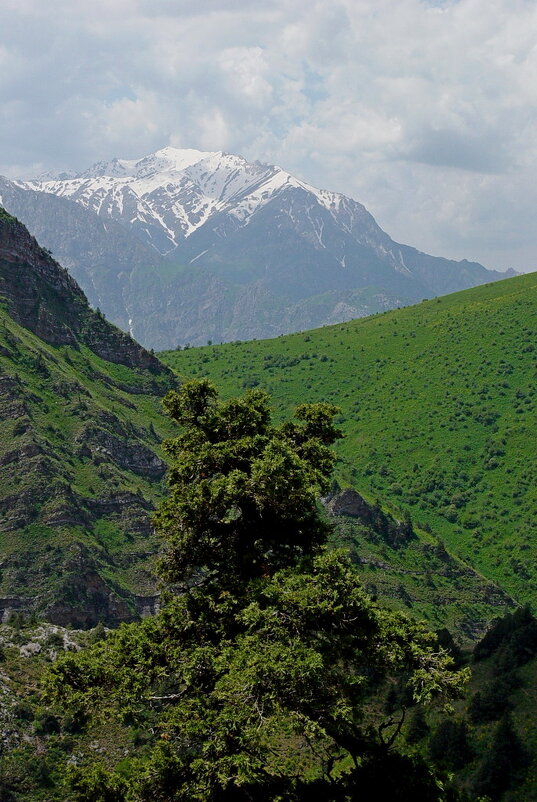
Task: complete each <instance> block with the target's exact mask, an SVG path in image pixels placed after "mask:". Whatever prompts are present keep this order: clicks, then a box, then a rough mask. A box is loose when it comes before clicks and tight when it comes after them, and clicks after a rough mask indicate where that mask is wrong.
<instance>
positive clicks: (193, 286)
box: [0, 148, 504, 348]
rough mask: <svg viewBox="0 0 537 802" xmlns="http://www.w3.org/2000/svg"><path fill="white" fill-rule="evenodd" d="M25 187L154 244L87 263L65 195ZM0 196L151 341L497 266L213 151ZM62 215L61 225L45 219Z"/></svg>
mask: <svg viewBox="0 0 537 802" xmlns="http://www.w3.org/2000/svg"><path fill="white" fill-rule="evenodd" d="M36 193H37V194H41V195H43V196H44V197H47V196H49V197H50V196H58V197H59V198H61V199H66V200H68V201H70V202H71V203H74V204H76V205H77V207H80V208H83V209H85V210H87V213H88V214H89V215H90V217H91V219H92V221H93V222H92V226H93V227H95V216H98V218H100V219H101V220H104V221H106V225H107V229H108V226H109V225H110V228H109V229H108V230H107V232H106V234H107V237H108V238H112V239H114V238H115V237H116V236H117V228H116V229H114V227H113V224H116V225H117V226H121V227H122V230H123V232H124V234H123V236H124V235H125V232H127V231H128V232H130V233H131V235H133V237H135V238H137V240H138V242H139V243H143V244H144V246H145V247H146V249H147V248H149V249H151V250H152V251H153V253H154V255H155V258H154V259H151V258H150V256H149V257H148V256H147V253H146V252H145V253H144V254H143V255H142V254H140V253H138V252H136V248H134V246H132V245H131V246H130V250H131V251H134V253H133V256H134V259H133V263H132V266H131V268H130V269H129V268H128V267H126V269H125V270H119V271H118V270H113V269H111V268H110V267H109V265H108V264H102V263H99V262H98V259H97V260H96V259H95V254H94V252H93V251H94V249H93V250H92V251H90V252H89V253H86V252H85V242H82V241H81V242H80V243H79V244H77V245H75V246H74V245H73V243H74V242H76V241H77V237H80V235H81V232H80V231H79V230H77V228H76V226H75V225H74V215H73V221H70V220H69V219H67V218H69V215H68V211H67V209H68V207H66V206H64V207H62V208H61V209H60V207H59V206H56V207H55V208H54V211H55V212H57V213H58V215H59V216H58V217H57V218H56V219H52V220H51V214H52V211H53V209H52V206H46V205H45V204H44V203H43V204H42V205H41V206H40V204H39V200H38V199H37V198H36ZM0 196H1V197H2V198H4V203H5V204H6V205H7V208H9V209H12V210H13V211H14V212H16V213H17V214H19V215H20V216H21V219H23V220H24V221H25V222H26V223H27V224H28V225H29V226H30V229H31V230H32V231H36V232H37V230H38V229H39V230H40V231H43V232H44V235H45V239H44V240H43V241H44V242H45V244H47V245H48V246H49V247H53V248H54V252H55V253H56V254H57V255H58V256H59V258H60V259H61V260H64V259H67V258H68V259H69V262H67V261H66V264H68V265H71V264H72V265H73V269H75V267H76V271H77V276H82V275H84V276H89V277H91V281H92V283H93V285H94V286H95V288H97V287H98V288H100V289H99V292H98V293H97V294H98V295H99V297H100V298H101V301H102V308H103V309H104V311H105V312H106V313H107V314H108V315H109V316H110V317H111V319H113V320H114V321H115V322H117V323H120V324H122V325H125V321H130V327H131V331H133V333H134V334H135V336H136V337H137V338H138V339H139V340H140V341H141V342H143V343H144V344H146V345H151V346H153V347H156V348H164V347H174V346H175V345H176V344H177V343H181V344H185V343H187V342H190V343H193V344H201V343H205V342H206V341H207V340H208V339H211V340H213V341H225V340H234V339H237V338H240V339H243V338H249V337H250V338H251V337H270V336H274V335H277V334H280V333H284V332H288V331H296V330H297V329H301V328H305V327H311V326H320V325H325V324H328V323H333V322H338V321H342V320H349V319H352V318H356V317H362V316H364V315H367V314H370V313H372V312H376V311H381V310H385V309H389V308H394V307H397V306H403V305H405V304H408V303H412V302H415V301H417V300H420V299H421V298H423V297H424V296H426V297H429V296H431V295H438V294H442V293H447V292H453V291H455V290H458V289H462V288H465V287H471V286H475V285H478V284H481V283H484V282H487V281H491V280H495V279H498V278H503V277H504V274H501V273H496V272H494V271H488V270H486V269H485V268H484V267H483V266H482V265H479V264H477V263H470V262H466V261H463V262H453V261H450V260H446V259H441V258H436V257H432V256H428V255H426V254H423V253H420V252H419V251H417V250H415V249H414V248H410V247H408V246H405V245H400V244H398V243H396V242H394V241H393V240H392V239H391V238H390V237H389V236H388V235H387V234H385V233H384V232H383V231H382V230H381V229H380V228H379V226H378V225H377V223H376V222H375V220H374V219H373V217H372V216H371V215H370V214H369V212H367V210H366V209H365V208H364V206H362V205H361V204H360V203H358V202H356V201H354V200H352V199H350V198H347V197H345V196H343V195H341V194H338V193H335V192H328V191H326V190H319V189H316V188H315V187H312V186H310V185H309V184H306V183H304V182H303V181H300V180H298V179H296V178H295V177H293V176H292V175H290V174H289V173H287V172H285V171H284V170H282V169H281V168H279V167H275V166H271V165H263V164H260V163H258V162H255V163H249V162H247V161H246V160H245V159H243V158H242V157H240V156H234V155H231V154H227V153H222V152H216V153H212V152H202V151H196V150H177V149H174V148H164V149H163V150H160V151H157V152H156V153H153V154H150V155H148V156H146V157H144V158H143V159H140V160H121V159H115V160H113V161H112V162H109V163H99V164H97V165H95V166H94V167H92V168H90V169H89V170H86V171H84V172H83V173H80V174H79V175H76V176H72V177H66V176H65V175H63V176H62V177H60V178H57V179H54V178H47V179H43V180H40V181H32V182H27V183H22V182H15V183H13V182H6V181H5V179H4V180H3V181H2V182H1V183H0ZM60 217H63V218H64V220H65V223H66V225H67V226H68V228H67V229H65V228H64V230H68V231H69V237H68V238H67V239H65V237H63V236H60V235H59V234H58V233H57V232H58V226H59V219H60ZM81 228H82V229H84V226H81ZM47 229H48V231H49V233H46V231H47ZM54 229H55V231H56V233H54ZM99 233H100V236H102V233H103V232H102V231H100V232H99ZM49 243H50V244H49ZM140 247H141V246H140ZM110 248H111V250H112V251H114V252H116V253H117V252H118V250H119V247H118V246H116V245H111V246H110ZM161 257H165V258H166V261H167V262H168V264H164V263H163V262H162V259H161ZM101 262H102V260H101ZM88 284H89V282H88ZM83 286H84V287H85V286H87V285H86V283H83ZM106 287H109V291H108V292H107V291H106Z"/></svg>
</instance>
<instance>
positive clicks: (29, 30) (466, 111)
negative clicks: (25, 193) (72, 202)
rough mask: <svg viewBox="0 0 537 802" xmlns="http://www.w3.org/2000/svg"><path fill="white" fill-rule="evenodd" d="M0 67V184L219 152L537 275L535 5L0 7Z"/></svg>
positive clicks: (490, 261)
mask: <svg viewBox="0 0 537 802" xmlns="http://www.w3.org/2000/svg"><path fill="white" fill-rule="evenodd" d="M0 66H1V67H2V69H0V101H1V106H0V123H1V127H2V134H3V136H2V152H1V156H0V160H1V164H0V172H4V173H6V174H9V175H11V176H14V175H21V176H22V175H24V176H28V175H31V174H32V172H36V170H35V168H36V167H37V166H38V167H39V169H43V168H64V167H72V168H75V169H76V168H80V169H82V168H84V167H86V166H87V165H88V164H89V163H91V162H93V161H96V160H98V159H104V158H110V157H112V156H114V155H119V156H123V157H126V158H132V157H134V156H140V155H143V154H144V153H146V152H149V151H150V150H153V149H156V148H158V147H162V146H163V145H165V144H168V143H171V144H176V145H177V144H179V145H181V146H184V147H189V146H190V147H200V148H209V149H225V150H230V151H235V152H239V153H243V154H244V155H245V156H247V157H249V158H251V159H263V160H266V161H270V162H276V163H278V164H280V165H282V166H283V167H285V168H287V169H289V170H290V171H291V172H295V173H296V174H298V175H300V177H302V178H304V179H305V180H307V181H309V182H310V183H313V184H317V185H321V186H325V187H328V188H331V189H335V190H339V191H343V192H346V193H347V194H349V195H352V196H353V197H356V198H357V199H358V200H360V201H362V202H363V203H364V204H365V205H366V206H367V207H368V208H369V209H370V210H371V211H372V213H373V214H374V215H375V216H376V217H377V219H378V222H379V223H380V224H381V225H382V226H383V227H384V228H385V230H387V231H388V233H390V234H391V235H392V236H394V238H397V239H399V240H400V241H404V242H407V243H409V244H414V245H416V246H417V247H419V248H421V249H423V250H429V251H431V252H434V253H442V254H444V255H447V256H455V257H458V258H462V257H465V256H466V257H468V258H475V259H478V260H480V261H483V262H484V263H485V264H487V265H489V266H495V267H503V266H508V265H510V266H514V267H519V268H522V269H531V268H536V267H537V259H535V257H534V254H535V253H536V250H537V249H536V246H537V233H536V232H535V226H534V224H533V219H532V218H533V215H532V214H531V210H532V208H535V200H536V199H537V198H536V197H535V196H536V195H537V190H536V189H535V187H537V166H536V159H537V152H536V149H537V138H536V136H535V133H536V127H537V3H536V2H535V0H446V2H440V1H439V2H436V3H435V2H430V1H429V2H425V0H398V2H397V3H394V2H393V0H272V2H270V3H267V2H266V0H203V1H202V2H201V3H199V4H198V5H196V4H193V3H192V2H190V0H93V2H92V3H91V4H90V3H87V2H86V0H55V2H54V3H52V4H48V3H43V2H42V0H3V2H2V4H1V5H0Z"/></svg>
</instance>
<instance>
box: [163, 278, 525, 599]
mask: <svg viewBox="0 0 537 802" xmlns="http://www.w3.org/2000/svg"><path fill="white" fill-rule="evenodd" d="M536 323H537V274H527V275H524V276H520V277H517V278H513V279H508V280H505V281H500V282H496V283H493V284H487V285H483V286H481V287H477V288H474V289H471V290H466V291H464V292H460V293H455V294H453V295H449V296H444V297H442V298H437V299H433V300H430V301H424V302H422V303H420V304H418V305H416V306H413V307H407V308H405V309H399V310H393V311H390V312H386V313H383V314H379V315H375V316H373V317H369V318H365V319H360V320H355V321H351V322H349V323H344V324H341V325H336V326H330V327H325V328H322V329H316V330H312V331H308V332H302V333H299V334H293V335H286V336H281V337H278V338H276V339H273V340H262V341H251V342H244V343H239V342H236V343H230V344H225V345H218V346H206V347H202V348H191V349H187V350H183V351H168V352H165V353H162V354H160V357H161V359H162V360H163V361H164V362H165V363H166V364H167V365H169V366H170V367H171V368H172V369H173V370H174V371H175V372H176V373H177V375H178V376H179V377H180V378H187V377H202V376H208V377H209V378H211V379H212V380H214V381H215V383H216V384H217V385H218V386H219V387H220V388H221V390H222V392H223V394H224V395H225V396H232V395H235V394H238V393H241V392H243V391H244V390H245V389H246V388H248V387H261V388H264V389H266V390H267V391H268V392H270V393H271V395H272V397H273V402H274V405H275V410H276V415H277V416H284V415H286V414H287V413H288V412H289V410H290V409H291V408H292V407H293V406H295V405H296V404H298V403H302V402H305V401H330V402H333V403H335V404H337V405H338V406H339V407H340V409H341V414H340V416H339V419H338V420H339V424H340V426H341V428H342V430H343V432H344V434H345V438H344V439H343V440H342V441H341V442H340V443H339V444H338V456H339V462H338V466H337V478H338V480H339V482H340V483H341V484H342V485H343V486H352V487H354V488H356V489H357V490H359V492H360V493H362V495H364V496H365V497H366V498H368V499H377V498H380V499H381V500H382V503H383V505H386V506H387V507H388V508H389V509H391V510H392V511H393V512H394V513H395V514H396V515H399V517H401V516H402V515H403V514H404V513H405V512H406V513H409V514H410V515H411V516H412V518H413V519H414V520H415V521H418V522H419V523H421V524H422V525H425V526H426V527H429V528H431V529H432V530H433V531H434V532H435V533H437V534H438V535H439V536H440V537H441V538H442V539H443V540H444V541H445V543H446V545H447V547H448V549H449V550H451V551H453V552H455V553H456V554H457V555H458V556H459V557H461V558H463V559H464V560H466V561H467V562H469V563H470V564H471V565H472V566H473V567H474V568H475V569H476V570H477V571H479V572H480V573H481V574H483V575H484V576H485V577H486V578H488V579H489V580H491V581H494V582H496V583H498V584H499V585H500V586H501V587H502V588H503V589H504V590H506V591H507V592H508V593H509V594H511V595H512V596H513V597H514V598H516V599H517V600H518V601H520V602H523V601H530V602H533V603H535V602H537V560H536V557H537V544H536V539H535V528H536V520H535V506H536V504H537V489H536V486H535V481H534V477H535V475H536V474H537V464H536V463H537V450H536V449H535V439H534V437H535V425H536V422H537V421H536V399H537V393H536V376H537V341H536V336H535V332H536V329H537V326H536Z"/></svg>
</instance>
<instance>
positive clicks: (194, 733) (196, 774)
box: [48, 381, 462, 802]
mask: <svg viewBox="0 0 537 802" xmlns="http://www.w3.org/2000/svg"><path fill="white" fill-rule="evenodd" d="M165 407H166V409H167V411H168V412H169V414H170V415H171V417H172V418H173V419H174V420H175V421H176V422H177V423H178V425H179V426H180V427H181V428H180V430H179V433H178V435H177V437H176V438H174V439H172V440H170V441H168V442H167V443H166V450H167V452H168V454H169V456H170V460H171V465H170V470H169V484H170V494H169V497H168V499H167V500H166V501H165V503H164V504H163V505H162V506H161V508H160V509H159V511H158V513H157V515H156V518H155V521H156V525H157V528H158V530H159V531H160V532H161V534H162V535H163V537H164V540H165V544H166V550H165V554H164V557H163V559H162V563H161V572H162V576H163V578H164V580H165V582H166V583H167V585H168V587H169V591H168V593H167V594H166V595H165V601H164V605H163V608H162V610H161V611H160V613H159V614H158V615H156V616H154V617H153V618H151V619H147V620H145V621H143V622H142V623H139V624H132V625H128V626H122V627H120V628H119V630H117V631H115V632H113V633H110V634H109V636H108V637H107V638H106V640H102V641H100V642H99V643H97V644H95V645H94V646H93V647H91V648H90V649H88V650H85V651H83V652H81V653H79V654H76V655H72V654H69V655H66V656H64V657H62V658H61V659H60V660H59V661H57V662H56V663H55V664H54V665H53V667H52V668H51V671H50V674H49V679H48V694H49V697H50V698H51V699H52V700H54V701H55V702H56V703H60V704H62V705H64V706H66V707H67V708H68V709H70V710H75V711H78V712H79V714H80V715H84V716H99V715H100V716H102V717H105V718H106V717H109V716H110V715H112V714H115V715H117V716H119V717H120V718H121V719H122V720H124V721H130V722H136V721H139V720H146V721H147V720H150V722H151V726H152V730H153V733H154V738H153V740H152V743H151V746H150V748H149V750H148V751H146V753H145V755H144V757H143V758H141V757H138V758H133V759H132V761H131V764H130V768H129V771H128V772H126V773H125V776H120V775H118V774H117V773H115V772H114V771H108V770H105V769H104V768H103V767H99V766H97V767H96V766H89V767H84V766H82V767H77V768H74V769H72V770H71V774H70V780H69V782H70V784H71V785H70V787H71V788H72V789H73V790H72V792H73V794H74V797H73V798H75V799H78V800H81V801H82V800H83V801H84V802H89V800H92V802H95V800H98V799H101V800H103V802H104V800H123V799H125V800H133V802H134V801H136V802H145V801H146V800H154V801H155V802H158V801H161V802H172V800H173V802H175V801H177V802H182V801H183V800H184V801H185V802H186V800H188V802H195V801H196V800H198V801H199V802H220V800H222V801H223V800H230V801H231V800H233V802H240V801H241V800H245V802H246V800H256V802H257V801H259V800H267V802H269V801H270V802H276V800H297V801H298V800H303V799H304V800H305V799H308V800H310V799H315V798H319V799H323V800H331V799H333V800H352V799H355V798H356V799H358V798H361V799H362V798H364V799H367V798H369V797H368V796H367V793H368V788H369V789H370V788H373V787H374V788H375V789H376V792H378V793H380V792H381V791H382V789H383V788H384V790H385V791H386V792H387V793H389V794H391V795H390V797H389V798H391V799H412V800H416V801H417V800H420V799H423V800H428V801H429V800H442V799H448V798H451V797H448V795H447V793H448V792H444V791H443V789H442V785H441V783H439V781H438V778H437V777H435V776H434V775H433V774H432V772H431V771H430V770H429V769H428V768H427V767H426V766H425V764H423V763H422V762H420V761H419V760H418V759H417V758H410V757H404V756H402V755H399V754H397V753H396V752H394V749H393V747H394V743H395V737H396V735H397V733H398V731H399V729H400V726H401V723H402V717H403V716H404V711H401V712H400V714H399V715H398V716H392V717H390V718H387V719H386V718H385V717H383V715H382V713H381V712H380V711H379V709H378V706H375V702H374V698H375V694H379V693H382V689H383V688H384V689H385V688H386V687H387V686H388V685H389V683H390V682H391V681H393V680H394V679H395V678H397V680H398V682H399V683H402V684H403V685H404V687H405V689H406V691H407V695H410V696H411V697H412V698H413V699H414V700H415V701H419V702H421V703H424V704H425V703H429V702H431V701H432V700H433V699H434V698H444V699H449V698H450V697H452V696H454V695H456V694H457V692H458V689H459V687H460V684H461V679H462V674H461V673H460V672H459V673H457V672H454V671H453V670H452V660H451V658H450V657H449V655H448V654H447V653H446V652H445V651H444V650H442V649H441V648H439V646H438V642H437V640H436V638H435V636H433V635H432V634H430V633H428V632H427V631H426V629H425V628H424V627H423V626H422V625H421V624H419V623H416V622H414V621H412V620H410V619H409V618H407V617H405V616H404V615H402V614H399V613H394V612H391V611H388V610H386V609H384V608H382V607H381V606H379V605H378V604H377V603H375V602H373V601H372V600H371V599H370V598H369V597H368V596H367V594H366V593H365V592H364V590H363V588H362V586H361V583H360V581H359V577H358V574H357V571H356V570H355V568H354V567H353V565H352V564H351V562H350V560H349V558H348V557H347V556H346V554H345V553H343V552H341V551H329V550H327V548H326V537H327V534H328V531H329V528H328V525H327V523H326V522H325V520H324V519H323V516H322V514H321V512H320V510H319V507H318V496H319V494H320V493H323V492H326V490H327V488H328V482H329V477H330V474H331V471H332V468H333V465H334V461H335V457H334V454H333V452H332V451H331V448H330V446H331V445H332V444H333V443H334V442H335V440H336V439H337V438H338V437H339V433H338V431H337V430H336V428H335V427H334V424H333V418H334V416H335V414H336V412H337V409H336V408H335V407H333V406H331V405H328V404H303V405H301V406H299V407H298V408H297V410H296V412H295V419H294V420H293V421H289V422H286V423H284V424H282V425H279V426H276V425H274V424H273V423H272V420H271V413H270V407H269V400H268V397H267V395H266V394H265V393H263V392H261V391H259V390H251V391H249V392H247V393H246V394H245V395H244V396H243V397H242V398H238V399H233V400H231V401H221V400H219V399H218V394H217V391H216V389H215V388H214V386H213V385H212V384H210V383H209V382H208V381H195V382H194V381H193V382H188V383H186V384H185V385H183V387H182V388H181V389H180V390H179V391H178V392H172V393H169V394H168V396H167V397H166V399H165ZM390 766H391V767H392V769H393V770H390V769H389V767H390ZM394 772H396V774H394ZM396 775H397V777H396ZM395 777H396V779H395ZM92 789H93V790H92ZM379 789H380V790H379ZM405 789H406V791H405ZM358 792H360V793H358ZM364 793H365V795H364ZM405 793H407V794H408V795H407V796H405V795H404V794H405ZM107 794H108V796H107ZM371 798H373V797H371ZM377 798H380V796H378V797H377Z"/></svg>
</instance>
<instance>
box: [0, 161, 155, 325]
mask: <svg viewBox="0 0 537 802" xmlns="http://www.w3.org/2000/svg"><path fill="white" fill-rule="evenodd" d="M0 203H3V204H4V206H5V207H6V208H8V209H9V211H10V212H11V213H12V214H14V215H15V216H16V217H18V218H19V219H20V220H22V221H23V222H24V223H25V225H26V226H27V227H28V228H29V230H30V231H31V232H32V234H33V236H34V237H35V238H36V239H37V240H38V242H40V243H41V244H42V245H43V246H45V247H46V248H48V249H49V250H50V251H51V252H52V253H53V254H55V255H56V256H57V258H58V259H59V260H60V262H61V264H62V265H63V266H64V267H65V268H67V269H68V271H69V273H70V274H71V275H72V276H73V278H74V279H75V280H76V281H77V283H78V284H79V285H80V287H81V288H82V290H83V291H84V293H85V295H86V296H87V298H88V300H89V302H90V304H91V305H92V306H93V307H94V308H99V309H102V310H103V311H104V312H105V313H106V315H107V317H108V318H109V319H110V320H112V321H113V322H114V323H115V324H116V325H117V326H119V327H120V328H122V329H123V330H124V331H128V330H129V329H130V327H131V324H132V320H131V318H132V314H131V310H130V301H129V298H130V294H131V291H130V276H131V273H133V271H137V270H139V269H142V271H145V272H148V273H151V272H152V270H154V269H155V267H159V266H160V265H162V264H163V260H162V259H161V257H160V256H159V254H158V253H157V252H156V251H155V250H154V249H153V248H151V247H149V246H146V245H144V244H143V243H142V242H141V241H140V240H139V239H138V238H137V237H135V236H132V234H130V233H129V232H128V231H126V230H125V229H124V228H123V226H122V225H121V224H120V223H118V222H116V221H114V220H103V219H102V218H100V217H99V216H98V215H97V214H95V213H94V212H92V211H90V210H88V209H85V208H83V207H82V206H80V205H79V204H77V203H72V202H71V201H69V200H67V199H65V198H60V197H57V196H56V195H51V194H49V193H44V192H36V191H34V190H30V189H23V188H22V187H20V186H18V185H17V184H15V183H14V182H13V181H8V180H7V179H5V178H2V177H1V176H0ZM140 306H141V304H140Z"/></svg>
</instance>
